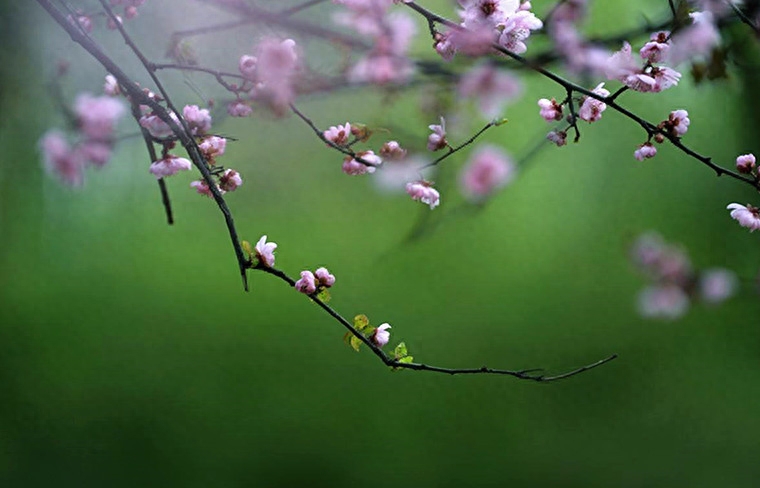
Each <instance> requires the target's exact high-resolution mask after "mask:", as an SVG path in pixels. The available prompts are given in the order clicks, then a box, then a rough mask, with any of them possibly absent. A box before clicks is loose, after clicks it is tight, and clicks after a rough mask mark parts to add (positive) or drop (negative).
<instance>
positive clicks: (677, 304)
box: [638, 285, 689, 320]
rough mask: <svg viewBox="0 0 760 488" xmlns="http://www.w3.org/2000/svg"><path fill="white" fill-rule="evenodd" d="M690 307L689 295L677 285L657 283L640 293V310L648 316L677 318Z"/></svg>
mask: <svg viewBox="0 0 760 488" xmlns="http://www.w3.org/2000/svg"><path fill="white" fill-rule="evenodd" d="M688 309H689V297H688V296H687V295H686V293H685V292H684V291H683V290H682V289H681V288H680V287H679V286H676V285H655V286H650V287H647V288H644V289H643V290H642V291H641V293H639V301H638V310H639V313H640V314H641V315H642V316H643V317H646V318H663V319H671V320H673V319H677V318H679V317H681V316H682V315H683V314H685V313H686V311H687V310H688Z"/></svg>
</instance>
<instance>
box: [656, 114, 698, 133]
mask: <svg viewBox="0 0 760 488" xmlns="http://www.w3.org/2000/svg"><path fill="white" fill-rule="evenodd" d="M689 124H691V120H689V113H688V112H687V111H686V110H674V111H672V112H670V115H669V116H668V120H666V121H664V122H663V123H662V127H663V128H664V129H665V130H667V131H668V132H669V133H670V134H671V135H673V136H676V137H681V136H683V135H684V134H686V131H687V130H688V129H689Z"/></svg>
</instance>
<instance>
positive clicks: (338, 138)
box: [322, 122, 351, 146]
mask: <svg viewBox="0 0 760 488" xmlns="http://www.w3.org/2000/svg"><path fill="white" fill-rule="evenodd" d="M322 135H323V136H324V137H325V139H327V140H328V141H330V142H332V143H333V144H335V145H337V146H345V145H346V144H347V143H348V136H349V135H351V124H350V123H348V122H346V124H345V125H338V126H334V125H333V126H330V128H329V129H327V130H326V131H324V132H323V133H322Z"/></svg>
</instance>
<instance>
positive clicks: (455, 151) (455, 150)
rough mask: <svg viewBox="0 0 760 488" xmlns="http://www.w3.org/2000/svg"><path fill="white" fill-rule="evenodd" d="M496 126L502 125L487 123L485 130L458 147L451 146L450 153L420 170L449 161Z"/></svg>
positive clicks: (481, 130)
mask: <svg viewBox="0 0 760 488" xmlns="http://www.w3.org/2000/svg"><path fill="white" fill-rule="evenodd" d="M496 125H500V124H499V123H497V122H496V121H493V120H492V121H491V122H489V123H487V124H486V125H484V126H483V128H481V129H480V130H479V131H477V132H476V133H475V134H473V135H472V136H471V137H470V138H469V139H467V140H466V141H464V142H463V143H461V144H460V145H458V146H457V147H451V146H449V150H448V152H447V153H446V154H444V155H443V156H440V157H439V158H437V159H435V160H433V161H432V162H430V163H428V164H426V165H424V166H422V167H420V168H419V169H420V171H422V170H423V169H426V168H430V167H431V166H437V165H438V164H439V163H441V162H442V161H444V160H445V159H447V158H448V157H449V156H451V155H452V154H455V153H457V152H459V151H461V150H462V149H463V148H465V147H467V146H469V145H470V144H472V143H473V142H475V140H476V139H477V138H478V137H480V136H481V135H482V134H483V133H484V132H485V131H487V130H488V129H490V128H491V127H494V126H496Z"/></svg>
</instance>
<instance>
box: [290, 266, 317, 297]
mask: <svg viewBox="0 0 760 488" xmlns="http://www.w3.org/2000/svg"><path fill="white" fill-rule="evenodd" d="M293 286H294V288H295V289H296V290H298V291H300V292H301V293H303V294H305V295H311V294H312V293H314V292H315V291H317V284H316V282H315V281H314V273H312V272H311V271H301V279H300V280H298V281H296V284H295V285H293Z"/></svg>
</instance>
